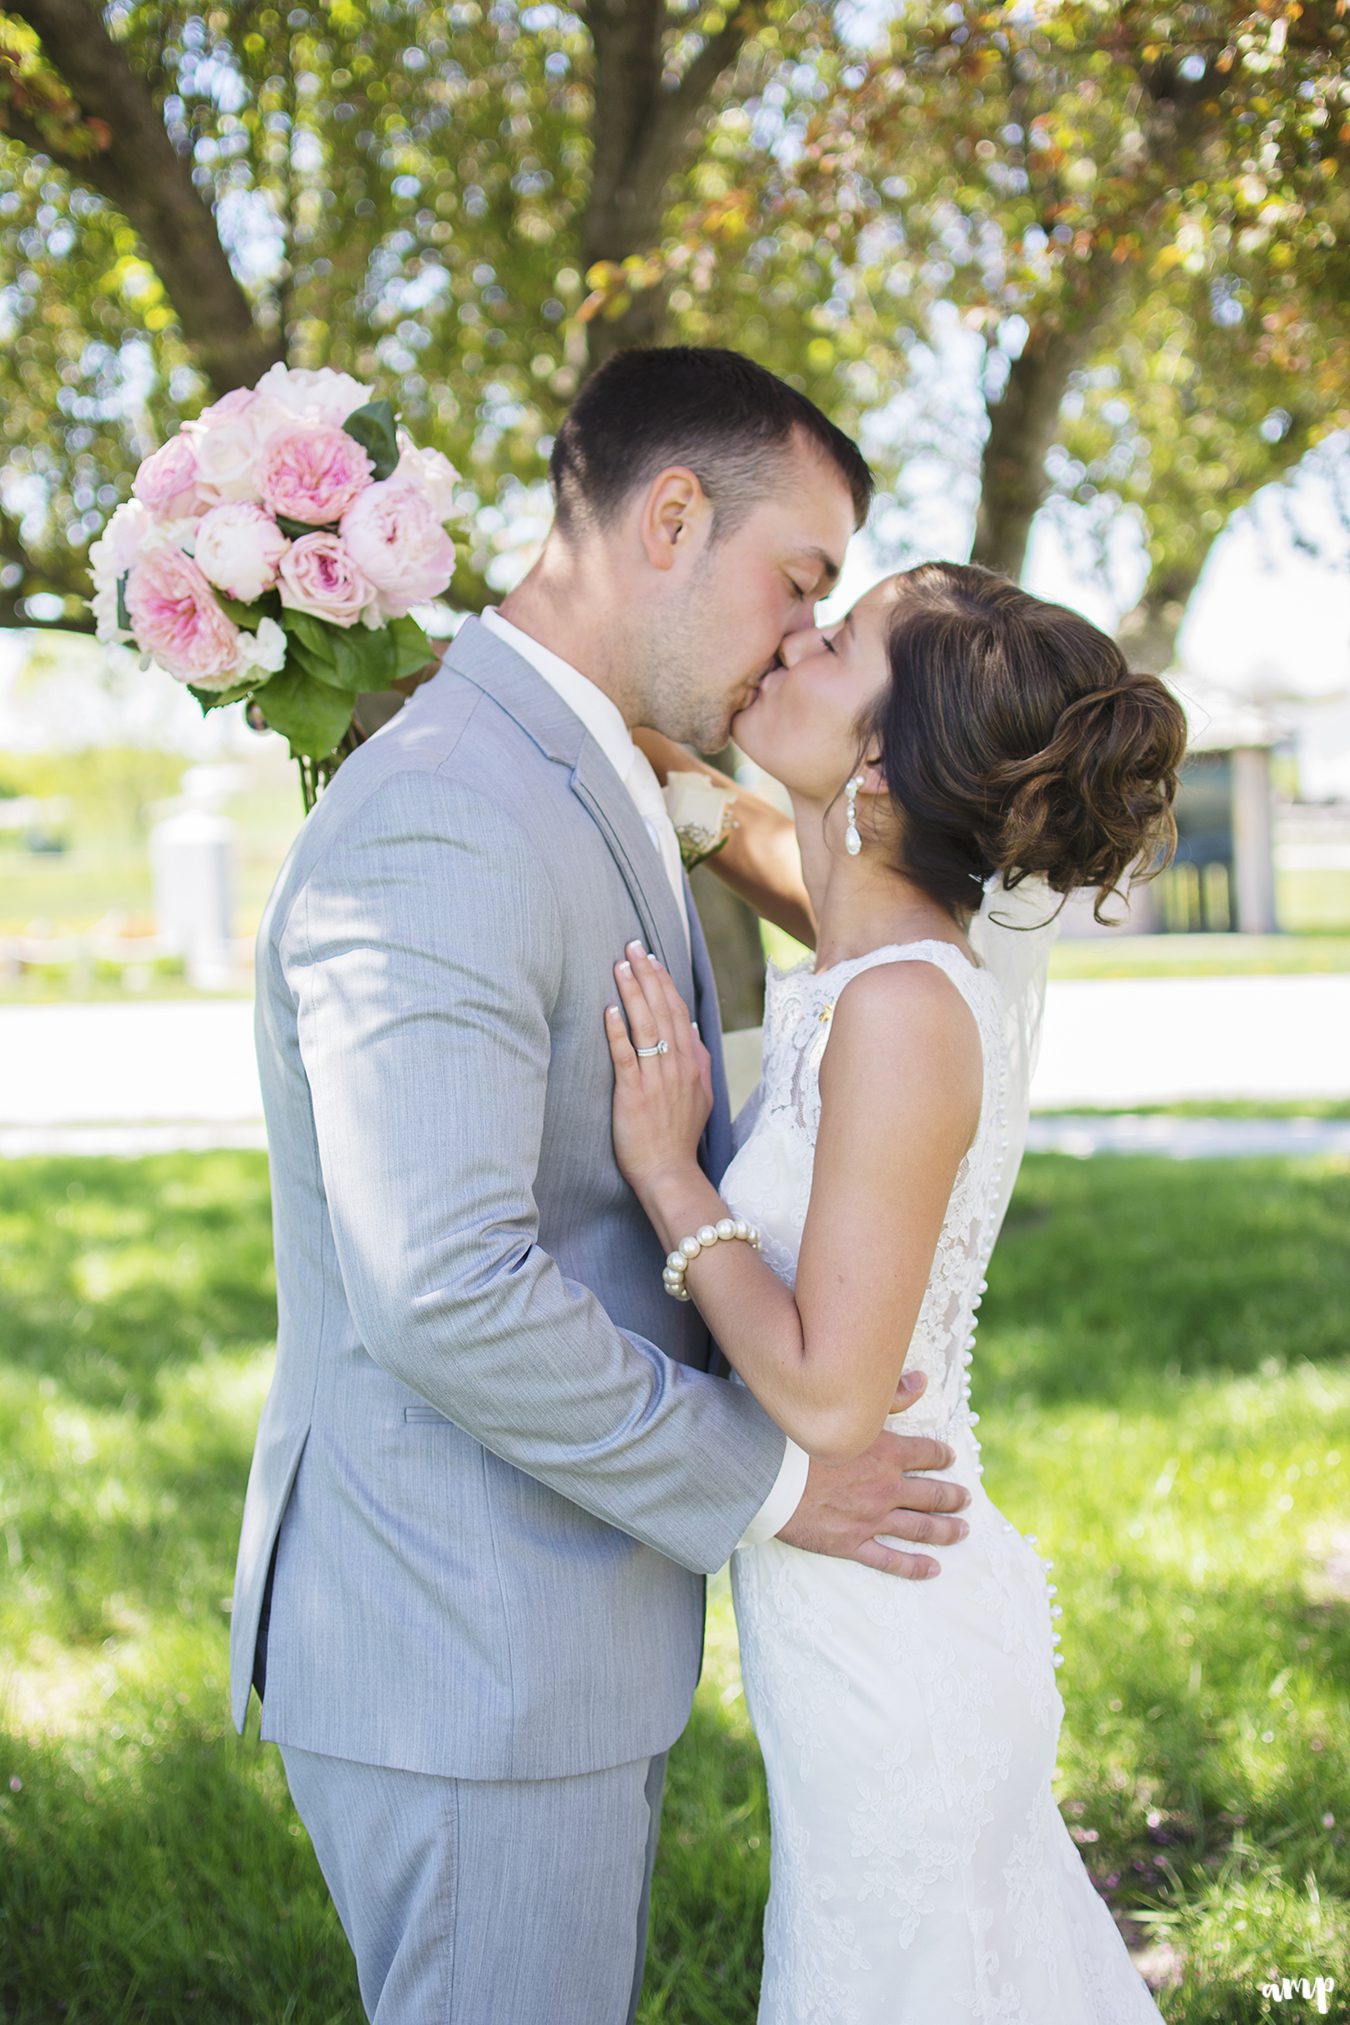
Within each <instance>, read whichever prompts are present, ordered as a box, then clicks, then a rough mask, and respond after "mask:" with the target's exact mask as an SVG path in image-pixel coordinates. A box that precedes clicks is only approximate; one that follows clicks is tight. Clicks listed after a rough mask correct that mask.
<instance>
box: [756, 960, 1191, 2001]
mask: <svg viewBox="0 0 1350 2025" xmlns="http://www.w3.org/2000/svg"><path fill="white" fill-rule="evenodd" d="M916 960H923V961H927V962H930V963H935V964H937V965H938V967H939V968H940V969H941V970H943V971H944V972H945V973H946V975H947V976H948V978H950V980H951V982H952V983H953V984H954V985H955V986H956V988H957V990H958V991H959V992H960V993H961V996H962V998H963V999H964V1000H965V1002H966V1004H967V1005H968V1006H969V1008H970V1010H971V1012H972V1013H973V1015H974V1017H975V1019H976V1021H977V1023H978V1025H979V1029H980V1035H981V1040H982V1044H983V1049H984V1095H983V1104H982V1109H981V1114H980V1121H979V1126H978V1129H977V1132H976V1136H975V1139H974V1141H973V1143H972V1145H971V1148H970V1150H969V1152H968V1153H967V1155H966V1157H965V1159H964V1160H963V1162H962V1164H961V1167H960V1170H959V1172H958V1174H957V1178H956V1183H955V1186H954V1188H953V1190H952V1196H951V1201H950V1204H949V1206H948V1210H947V1215H946V1219H945V1222H944V1224H943V1228H942V1235H941V1238H940V1240H939V1243H938V1249H937V1255H936V1258H935V1260H934V1264H933V1273H932V1278H931V1280H930V1282H929V1286H928V1290H927V1294H926V1296H925V1299H924V1302H923V1307H922V1311H921V1313H920V1317H919V1322H918V1326H917V1328H916V1330H915V1333H914V1338H913V1341H912V1343H911V1345H910V1349H909V1353H908V1356H907V1358H906V1368H907V1369H918V1370H921V1371H924V1372H926V1373H927V1376H928V1385H927V1388H926V1390H925V1392H924V1393H923V1395H922V1397H921V1399H920V1400H919V1402H918V1403H917V1405H915V1406H913V1407H911V1408H910V1409H908V1411H906V1412H905V1413H903V1414H898V1415H895V1416H894V1417H893V1418H892V1420H891V1421H890V1422H889V1423H888V1424H889V1425H891V1426H894V1427H896V1428H898V1429H900V1430H901V1431H902V1432H904V1433H907V1434H917V1433H920V1432H922V1433H932V1434H935V1435H938V1436H940V1437H941V1438H942V1439H943V1440H945V1441H947V1442H948V1443H950V1445H951V1446H952V1448H953V1449H954V1450H955V1452H956V1463H955V1466H954V1468H953V1469H951V1470H950V1471H947V1472H944V1474H946V1475H948V1476H951V1477H953V1478H955V1479H957V1480H958V1481H960V1482H962V1483H964V1484H967V1485H968V1486H969V1487H970V1490H971V1493H972V1501H971V1504H970V1505H969V1507H968V1508H967V1509H966V1511H965V1513H964V1515H963V1516H964V1517H965V1518H966V1519H967V1520H968V1521H969V1524H970V1533H969V1536H968V1537H967V1538H966V1539H964V1540H962V1541H960V1542H959V1543H957V1544H955V1545H953V1546H950V1547H936V1548H930V1549H927V1550H926V1551H928V1552H931V1553H932V1554H933V1555H934V1557H935V1558H936V1559H938V1560H939V1561H940V1562H941V1564H942V1566H941V1572H940V1574H939V1575H938V1576H937V1577H936V1578H934V1579H932V1580H930V1581H927V1582H909V1581H905V1580H903V1579H899V1578H896V1577H893V1576H888V1575H883V1574H880V1573H877V1572H875V1571H873V1570H871V1569H868V1568H864V1567H861V1566H860V1565H859V1564H857V1563H856V1562H849V1561H837V1560H828V1559H825V1558H823V1557H821V1556H817V1555H813V1554H807V1553H802V1552H800V1551H798V1550H797V1549H795V1548H793V1547H789V1546H785V1545H784V1544H783V1543H782V1542H780V1541H777V1540H773V1541H770V1542H769V1543H768V1544H767V1545H765V1546H762V1547H754V1548H749V1549H745V1550H742V1551H741V1552H739V1553H737V1554H736V1555H735V1556H734V1558H733V1562H732V1583H733V1590H734V1594H735V1601H736V1616H737V1622H738V1625H739V1629H740V1640H741V1659H742V1667H743V1671H744V1677H745V1691H746V1699H747V1702H748V1705H749V1709H750V1714H751V1717H752V1720H753V1722H754V1725H755V1729H756V1731H757V1733H758V1736H759V1741H760V1746H761V1748H762V1750H763V1754H764V1763H765V1767H766V1770H767V1774H768V1784H769V1800H770V1810H771V1817H772V1829H773V1845H772V1865H771V1879H772V1882H771V1890H770V1896H769V1907H768V1913H767V1916H766V1919H765V1928H764V1955H765V1962H764V1982H763V1987H762V1994H761V1998H760V2009H759V2021H760V2025H965V2021H971V2020H975V2021H978V2025H1159V2020H1160V2018H1161V2014H1160V2012H1159V2011H1158V2009H1157V2007H1156V2006H1155V2004H1154V2003H1153V2000H1152V1998H1151V1997H1150V1995H1149V1992H1148V1989H1147V1987H1146V1985H1145V1984H1144V1982H1143V1980H1142V1978H1141V1977H1140V1976H1139V1974H1138V1973H1137V1971H1136V1970H1135V1968H1134V1966H1133V1964H1132V1963H1131V1961H1130V1959H1129V1956H1128V1954H1127V1953H1126V1951H1125V1946H1124V1943H1123V1942H1122V1940H1121V1938H1120V1936H1119V1934H1118V1933H1117V1931H1116V1928H1115V1925H1114V1923H1113V1921H1112V1919H1111V1915H1110V1913H1109V1912H1108V1911H1107V1908H1106V1906H1105V1905H1104V1904H1103V1902H1102V1900H1101V1899H1100V1898H1099V1897H1098V1896H1097V1893H1096V1891H1095V1890H1094V1888H1093V1885H1092V1881H1091V1879H1090V1878H1089V1877H1088V1874H1087V1872H1086V1870H1085V1869H1084V1867H1083V1864H1082V1861H1081V1859H1080V1857H1079V1855H1078V1851H1077V1849H1076V1847H1075V1845H1074V1843H1073V1841H1072V1839H1071V1837H1070V1835H1069V1832H1068V1830H1067V1829H1066V1827H1065V1826H1064V1823H1063V1821H1062V1820H1061V1818H1060V1815H1059V1811H1058V1809H1057V1807H1056V1805H1055V1801H1054V1797H1053V1794H1052V1792H1051V1785H1050V1775H1051V1772H1052V1770H1053V1768H1054V1763H1055V1750H1056V1744H1057V1741H1058V1736H1059V1726H1060V1719H1061V1717H1062V1715H1063V1707H1064V1705H1063V1703H1062V1701H1061V1700H1060V1696H1059V1692H1058V1689H1057V1686H1056V1674H1055V1667H1056V1666H1057V1665H1058V1663H1059V1660H1058V1655H1057V1654H1056V1653H1055V1651H1054V1647H1055V1646H1056V1645H1057V1643H1058V1639H1059V1634H1058V1632H1057V1631H1056V1630H1055V1628H1054V1623H1053V1619H1054V1618H1055V1617H1057V1616H1058V1614H1059V1611H1058V1605H1056V1604H1055V1603H1054V1602H1053V1597H1054V1594H1055V1589H1054V1585H1053V1584H1050V1583H1047V1579H1046V1569H1047V1567H1048V1566H1049V1564H1048V1563H1046V1562H1043V1561H1042V1560H1041V1558H1040V1555H1039V1554H1038V1552H1037V1549H1036V1546H1035V1543H1034V1536H1031V1537H1029V1538H1024V1537H1023V1536H1022V1534H1021V1533H1019V1532H1018V1530H1017V1528H1016V1527H1015V1526H1013V1525H1011V1524H1010V1523H1009V1521H1008V1520H1006V1519H1005V1518H1004V1517H1003V1514H1002V1513H1001V1512H1000V1511H999V1510H998V1508H997V1506H995V1505H994V1504H993V1503H992V1502H991V1500H990V1499H989V1497H988V1496H987V1495H986V1493H985V1490H984V1487H983V1484H982V1483H981V1481H980V1477H981V1464H980V1444H979V1441H978V1440H977V1439H976V1435H975V1423H976V1422H977V1421H978V1419H979V1415H978V1414H975V1413H972V1412H971V1410H970V1377H969V1367H970V1364H971V1360H972V1356H973V1345H974V1342H975V1318H976V1310H977V1309H978V1308H979V1306H980V1300H981V1296H982V1294H983V1292H984V1286H985V1281H984V1277H983V1275H984V1272H985V1269H986V1266H987V1264H988V1260H989V1253H990V1251H991V1250H992V1248H993V1241H994V1237H995V1234H996V1231H997V1227H998V1223H999V1222H1000V1220H1001V1217H1002V1211H1003V1207H1004V1203H1005V1189H1004V1163H1005V1160H1006V1158H1007V1157H1008V1148H1009V1144H1010V1143H1011V1145H1012V1146H1013V1148H1014V1151H1015V1150H1016V1149H1018V1148H1020V1143H1021V1134H1022V1130H1023V1129H1024V1120H1021V1119H1016V1118H1014V1119H1011V1120H1010V1118H1009V1116H1008V1101H1007V1091H1008V1040H1007V1021H1006V1011H1007V1009H1006V1006H1005V1003H1004V999H1003V995H1002V992H1001V989H1000V986H999V983H998V980H997V978H996V977H995V976H994V975H993V974H992V973H991V972H990V971H989V970H986V969H977V968H976V967H975V966H974V965H972V964H970V963H969V962H968V961H967V960H966V958H965V957H964V956H963V955H962V954H961V952H960V951H959V950H957V949H956V948H955V947H954V946H953V945H952V944H950V943H943V942H915V943H911V944H903V945H896V946H894V947H890V948H884V949H877V950H873V951H872V952H871V953H870V954H869V955H867V956H863V957H858V958H855V959H854V960H852V961H851V962H847V963H841V964H837V965H835V966H833V967H832V968H830V969H827V970H825V971H823V972H820V973H819V974H817V973H816V972H814V971H812V970H811V969H810V968H809V967H807V966H805V965H804V966H802V967H800V968H798V969H796V970H791V971H786V972H784V971H780V970H777V969H776V968H772V967H771V969H770V972H769V985H768V999H767V1004H766V1008H765V1024H764V1068H763V1075H762V1078H761V1082H760V1085H759V1088H758V1090H757V1091H756V1093H755V1096H754V1097H752V1098H751V1100H750V1103H749V1104H748V1105H747V1106H746V1109H745V1110H744V1111H743V1112H742V1113H741V1116H740V1117H739V1118H738V1120H737V1124H736V1145H737V1151H736V1154H735V1157H734V1159H733V1160H732V1163H731V1166H730V1167H729V1168H728V1170H727V1173H726V1175H725V1177H724V1178H723V1182H722V1190H721V1192H722V1195H723V1197H724V1198H725V1200H726V1202H727V1203H728V1205H729V1206H730V1208H731V1210H732V1211H733V1212H734V1214H736V1215H737V1216H745V1217H749V1218H751V1219H753V1221H754V1222H756V1223H757V1224H758V1225H759V1226H760V1229H761V1231H762V1232H763V1234H764V1235H763V1243H764V1257H765V1258H766V1260H767V1261H768V1263H769V1264H770V1265H771V1266H772V1267H773V1268H774V1270H775V1271H776V1272H777V1273H778V1274H779V1275H780V1276H781V1277H782V1278H783V1279H784V1280H786V1281H787V1282H788V1284H789V1285H791V1284H792V1283H793V1280H794V1278H795V1272H796V1261H797V1252H798V1247H799V1245H800V1241H801V1234H802V1226H803V1223H804V1220H805V1216H806V1209H807V1202H808V1199H809V1196H810V1191H811V1172H812V1165H813V1161H814V1156H815V1141H816V1130H817V1126H818V1124H819V1119H820V1094H819V1084H818V1072H819V1067H820V1058H821V1055H822V1053H823V1052H824V1049H825V1045H826V1043H827V1041H828V1039H829V1033H830V1020H831V1016H832V1014H833V1010H834V1007H835V1006H836V1004H837V1002H838V999H839V995H840V993H841V992H842V991H843V989H844V988H845V986H846V985H847V984H848V982H849V980H850V979H851V978H853V977H856V976H857V975H858V974H859V972H860V971H863V970H866V969H869V968H870V967H871V966H872V965H873V964H877V963H889V962H913V961H916ZM808 962H809V960H808ZM857 1267H858V1271H859V1272H862V1273H865V1272H866V1271H867V1260H866V1259H865V1258H859V1260H858V1262H857Z"/></svg>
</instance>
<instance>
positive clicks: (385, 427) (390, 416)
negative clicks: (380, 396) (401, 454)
mask: <svg viewBox="0 0 1350 2025" xmlns="http://www.w3.org/2000/svg"><path fill="white" fill-rule="evenodd" d="M342 426H343V428H344V429H345V430H346V432H347V434H348V435H349V436H351V437H354V438H355V440H356V441H357V442H358V443H359V444H360V445H361V448H362V449H363V450H364V451H365V452H366V454H367V456H368V457H369V458H370V461H371V464H372V466H373V467H374V473H375V477H376V478H377V479H381V478H388V477H390V476H391V475H392V473H393V470H394V467H395V465H396V464H397V463H398V429H397V426H396V424H395V421H394V410H393V407H392V405H391V403H390V402H388V401H367V403H366V405H365V407H364V408H357V409H356V410H355V411H354V412H353V413H352V414H350V415H348V417H347V419H346V421H345V422H344V423H343V425H342Z"/></svg>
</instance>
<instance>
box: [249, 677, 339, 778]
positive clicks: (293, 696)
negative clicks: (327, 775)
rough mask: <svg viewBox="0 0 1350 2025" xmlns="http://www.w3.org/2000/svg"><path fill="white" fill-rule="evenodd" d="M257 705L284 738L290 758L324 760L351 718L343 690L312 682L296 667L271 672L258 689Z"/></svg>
mask: <svg viewBox="0 0 1350 2025" xmlns="http://www.w3.org/2000/svg"><path fill="white" fill-rule="evenodd" d="M258 708H259V710H261V712H262V714H263V716H264V717H265V718H266V719H267V722H268V723H269V724H270V725H271V727H272V729H273V731H279V732H280V733H281V735H282V737H283V738H284V739H285V740H286V742H287V743H288V745H289V746H290V748H291V758H292V759H327V757H328V755H329V753H330V752H331V751H332V750H333V748H334V746H335V745H336V744H337V743H338V741H339V739H340V738H341V737H342V735H343V733H344V732H345V731H346V729H347V727H348V725H349V724H350V723H351V721H352V699H351V696H350V695H349V694H348V693H347V692H346V691H345V690H337V689H331V688H329V686H328V684H327V683H326V682H315V681H312V680H311V679H310V678H309V677H308V676H307V675H305V674H304V673H302V672H301V671H300V670H299V669H295V670H292V669H289V668H286V669H283V670H282V672H281V673H280V674H279V675H274V676H273V677H272V679H271V681H270V682H269V683H267V685H266V686H265V688H263V689H262V690H261V691H260V692H259V695H258Z"/></svg>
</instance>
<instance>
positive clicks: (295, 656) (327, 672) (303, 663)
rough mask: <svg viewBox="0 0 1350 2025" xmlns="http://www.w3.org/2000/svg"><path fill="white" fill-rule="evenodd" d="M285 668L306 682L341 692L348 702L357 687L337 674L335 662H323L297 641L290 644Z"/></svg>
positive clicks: (343, 676)
mask: <svg viewBox="0 0 1350 2025" xmlns="http://www.w3.org/2000/svg"><path fill="white" fill-rule="evenodd" d="M286 668H287V671H291V672H294V673H295V674H298V675H303V676H304V677H305V679H306V681H309V682H322V683H323V685H324V687H325V688H327V689H336V690H339V691H341V693H342V694H343V695H344V696H345V697H347V698H348V700H349V701H350V699H351V698H352V696H353V695H354V694H355V690H356V687H357V686H359V685H353V684H352V683H351V682H349V681H348V680H347V678H346V676H345V675H343V674H341V673H339V671H338V668H337V665H336V663H335V662H332V661H325V660H323V659H322V658H321V657H320V656H319V655H318V654H313V653H311V652H310V650H309V648H308V647H306V646H304V645H303V644H302V643H301V642H300V641H299V640H293V641H292V642H291V646H290V650H289V652H288V653H287V655H286Z"/></svg>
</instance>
